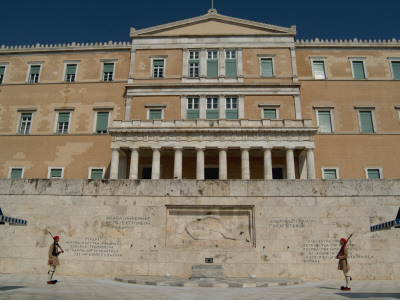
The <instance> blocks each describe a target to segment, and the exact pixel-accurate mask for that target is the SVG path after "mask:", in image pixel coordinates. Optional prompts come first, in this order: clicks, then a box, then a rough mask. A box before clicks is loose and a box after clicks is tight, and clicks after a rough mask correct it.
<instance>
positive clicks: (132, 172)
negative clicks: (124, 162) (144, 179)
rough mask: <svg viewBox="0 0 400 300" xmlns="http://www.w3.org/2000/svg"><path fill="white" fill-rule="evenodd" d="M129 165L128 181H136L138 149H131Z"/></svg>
mask: <svg viewBox="0 0 400 300" xmlns="http://www.w3.org/2000/svg"><path fill="white" fill-rule="evenodd" d="M130 149H131V165H130V167H129V179H138V173H139V148H133V147H131V148H130Z"/></svg>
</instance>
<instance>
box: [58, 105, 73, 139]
mask: <svg viewBox="0 0 400 300" xmlns="http://www.w3.org/2000/svg"><path fill="white" fill-rule="evenodd" d="M55 111H56V119H55V122H54V134H59V135H63V134H69V132H70V129H71V118H72V112H73V111H74V108H56V109H55ZM60 113H68V114H69V116H68V128H67V132H65V133H64V132H61V133H60V132H59V123H60V122H59V116H60Z"/></svg>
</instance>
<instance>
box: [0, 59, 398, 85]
mask: <svg viewBox="0 0 400 300" xmlns="http://www.w3.org/2000/svg"><path fill="white" fill-rule="evenodd" d="M388 60H389V64H390V70H391V71H392V79H393V80H400V74H399V77H398V78H395V76H394V71H393V62H395V63H398V64H400V57H388ZM0 65H1V64H0Z"/></svg>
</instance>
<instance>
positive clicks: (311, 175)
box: [306, 149, 315, 179]
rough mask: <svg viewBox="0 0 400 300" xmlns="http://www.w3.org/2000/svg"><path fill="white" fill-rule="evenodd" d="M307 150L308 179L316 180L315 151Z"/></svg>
mask: <svg viewBox="0 0 400 300" xmlns="http://www.w3.org/2000/svg"><path fill="white" fill-rule="evenodd" d="M306 150H307V178H308V179H315V164H314V150H313V149H306Z"/></svg>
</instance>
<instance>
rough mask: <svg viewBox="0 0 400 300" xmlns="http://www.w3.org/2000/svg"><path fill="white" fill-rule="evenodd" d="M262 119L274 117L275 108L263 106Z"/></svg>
mask: <svg viewBox="0 0 400 300" xmlns="http://www.w3.org/2000/svg"><path fill="white" fill-rule="evenodd" d="M263 118H264V119H276V109H274V108H264V109H263Z"/></svg>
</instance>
